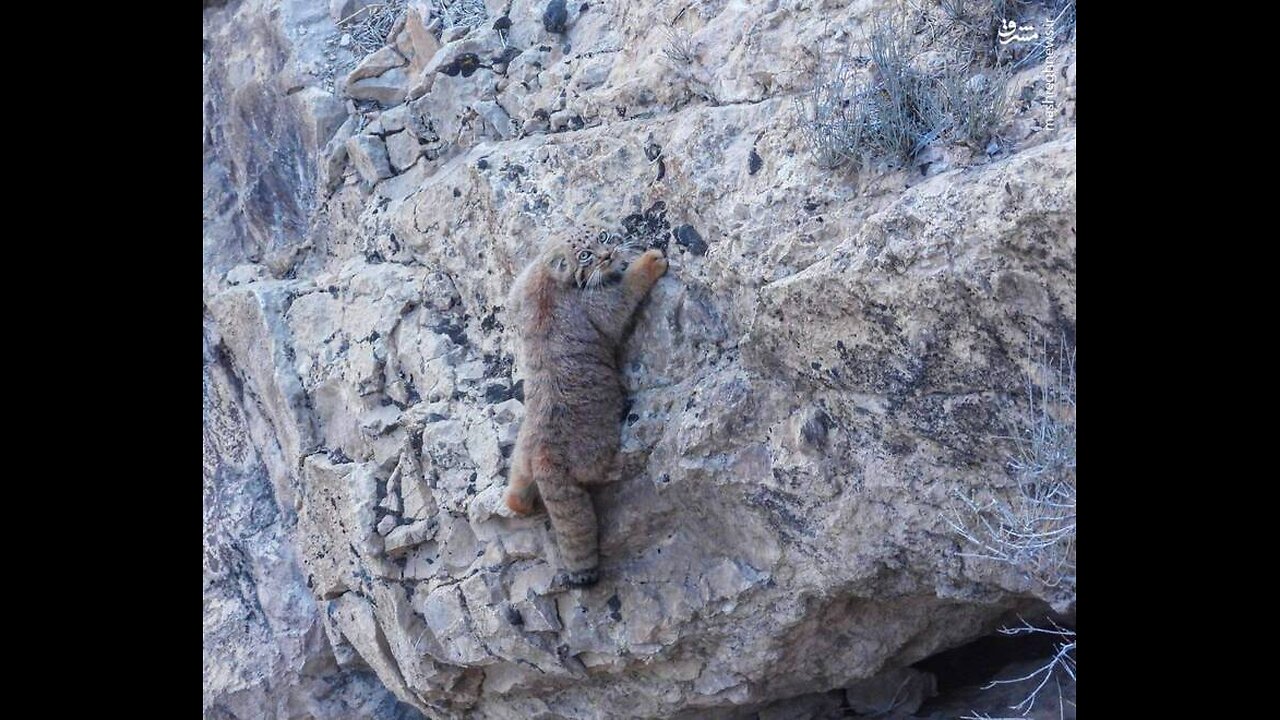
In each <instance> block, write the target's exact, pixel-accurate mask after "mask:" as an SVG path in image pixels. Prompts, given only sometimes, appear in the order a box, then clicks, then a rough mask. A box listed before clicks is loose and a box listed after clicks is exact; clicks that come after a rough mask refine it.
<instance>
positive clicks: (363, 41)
mask: <svg viewBox="0 0 1280 720" xmlns="http://www.w3.org/2000/svg"><path fill="white" fill-rule="evenodd" d="M404 4H405V0H386V1H385V2H381V3H376V4H373V5H366V6H364V7H362V8H360V9H358V10H356V11H355V12H353V13H351V14H350V15H348V16H347V17H345V18H343V19H341V20H339V21H338V29H339V30H341V31H342V33H344V34H347V35H350V36H351V45H350V47H351V51H352V53H354V55H355V57H357V58H362V57H364V56H365V55H368V54H369V53H372V52H377V51H378V50H380V49H382V47H383V46H384V45H386V44H387V43H388V42H389V41H390V39H389V38H388V37H387V35H389V34H390V33H391V29H392V28H394V27H395V25H396V22H397V21H398V20H399V19H400V16H401V15H403V14H404Z"/></svg>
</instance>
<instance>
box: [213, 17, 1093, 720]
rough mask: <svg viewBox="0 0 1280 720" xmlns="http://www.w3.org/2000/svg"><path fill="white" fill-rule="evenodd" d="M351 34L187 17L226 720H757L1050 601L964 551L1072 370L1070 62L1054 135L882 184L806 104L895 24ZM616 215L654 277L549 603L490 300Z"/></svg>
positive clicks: (741, 22) (793, 20) (508, 366)
mask: <svg viewBox="0 0 1280 720" xmlns="http://www.w3.org/2000/svg"><path fill="white" fill-rule="evenodd" d="M332 5H333V11H334V12H333V13H332V14H331V8H330V7H328V6H325V5H324V4H323V3H309V2H301V1H300V0H280V1H277V2H268V1H267V0H240V1H239V2H235V1H233V2H229V3H224V4H221V5H218V4H212V5H211V4H206V7H205V10H204V39H205V55H204V275H203V290H204V343H205V344H204V351H205V362H204V418H205V428H204V434H205V445H204V447H205V450H204V488H205V503H204V514H205V517H204V523H205V543H204V549H205V584H204V601H205V605H204V633H205V668H204V669H205V688H204V713H205V717H207V718H239V717H280V718H286V717H288V718H294V717H316V718H330V717H332V718H340V717H369V718H410V717H417V716H418V715H419V714H421V715H423V716H426V717H433V718H435V717H441V718H464V717H465V718H512V719H516V718H521V719H524V718H575V719H576V718H583V719H585V718H606V717H608V718H614V717H664V718H666V717H688V718H709V717H738V716H743V717H755V714H754V713H756V712H759V711H760V708H762V707H766V706H768V705H769V703H776V701H778V700H780V699H784V698H790V697H793V696H799V695H807V694H813V693H823V692H827V691H830V690H833V689H836V688H846V687H850V686H855V684H856V683H859V682H861V681H867V680H869V679H874V678H876V677H885V676H887V675H886V674H887V673H895V672H903V671H902V670H901V669H902V668H905V667H906V666H908V665H911V664H912V663H915V662H917V661H919V660H921V659H923V658H925V657H928V656H930V655H932V654H934V653H936V652H939V651H941V650H945V649H947V648H951V647H954V646H956V645H959V644H961V643H964V642H966V641H968V640H971V639H972V638H975V637H977V636H979V635H982V634H984V633H987V632H990V631H991V629H992V628H993V625H994V624H995V622H996V621H997V619H998V618H999V617H1000V616H1001V614H1003V613H1004V612H1006V611H1008V610H1010V609H1017V608H1022V607H1027V606H1029V604H1034V603H1042V602H1043V603H1059V602H1060V601H1061V598H1058V597H1056V596H1054V594H1053V592H1052V590H1051V589H1047V588H1042V587H1039V586H1036V585H1034V584H1032V583H1031V582H1029V581H1028V580H1026V579H1024V578H1022V577H1020V576H1019V575H1018V574H1016V573H1015V572H1013V571H1012V570H1010V569H1009V568H1007V567H1004V566H1000V565H995V564H989V563H987V564H984V563H982V562H981V561H976V560H973V559H969V558H965V557H962V556H960V554H959V552H958V550H959V545H958V542H957V538H956V537H955V535H954V533H953V532H951V530H950V529H949V528H948V526H947V524H946V522H945V520H944V519H943V515H944V513H945V510H946V508H947V507H948V504H949V502H950V500H951V498H952V497H953V496H954V495H955V494H956V493H957V492H964V491H966V490H967V489H968V488H974V487H986V486H988V485H990V484H991V483H993V482H999V481H1003V479H1005V478H1006V474H1005V469H1004V458H1005V455H1006V454H1007V451H1008V448H1007V447H1004V446H1002V444H1001V442H1000V440H999V439H998V437H999V436H1000V435H1001V434H1002V431H1003V429H1004V428H1005V427H1006V426H1007V424H1008V423H1009V422H1010V421H1011V420H1012V419H1013V417H1014V415H1015V413H1016V401H1017V398H1018V396H1019V392H1020V391H1021V389H1022V381H1023V377H1024V374H1025V373H1026V372H1027V370H1028V368H1027V367H1026V366H1025V365H1026V360H1025V355H1024V350H1023V349H1024V348H1025V347H1026V346H1027V344H1028V343H1029V342H1032V341H1034V340H1036V339H1038V338H1043V337H1054V338H1056V337H1060V336H1067V337H1070V338H1071V339H1074V332H1075V228H1074V225H1075V213H1076V200H1075V125H1074V92H1075V85H1074V45H1067V46H1064V47H1062V48H1059V50H1058V52H1059V57H1057V58H1056V64H1057V65H1058V66H1059V67H1061V68H1063V69H1064V74H1063V76H1064V77H1069V82H1068V81H1066V80H1062V81H1060V82H1059V84H1058V85H1059V87H1058V92H1059V93H1060V97H1059V101H1060V102H1059V104H1060V105H1061V106H1062V107H1063V108H1068V109H1069V110H1070V112H1068V113H1066V114H1065V115H1064V116H1062V117H1060V118H1059V119H1058V122H1057V125H1056V127H1055V128H1054V129H1052V130H1047V129H1043V128H1042V129H1041V130H1040V131H1038V132H1036V133H1034V134H1033V135H1030V136H1028V137H1026V138H1024V139H1023V140H1022V141H1021V143H1020V145H1019V146H1018V148H1017V150H1016V152H1011V153H1006V154H1004V155H1001V156H999V157H998V158H996V159H994V160H988V159H986V158H982V159H981V162H976V161H975V162H974V163H971V164H969V165H968V166H958V167H955V168H953V169H948V170H944V171H941V172H934V173H932V174H928V175H927V176H925V175H922V174H920V173H918V172H917V173H916V174H914V175H913V174H912V171H910V170H904V171H899V172H896V173H888V174H883V175H881V176H879V177H875V178H863V179H861V180H857V179H855V178H852V177H850V176H849V175H847V174H845V173H841V172H833V171H830V170H824V169H822V168H820V167H819V166H818V165H817V164H815V163H814V161H813V158H812V157H811V155H810V154H809V152H808V151H807V148H806V146H805V145H804V142H803V139H802V137H801V133H800V132H799V130H798V127H797V124H798V119H797V117H796V115H795V111H794V109H793V104H794V100H795V98H796V96H797V94H798V93H801V92H803V91H806V90H808V89H809V87H810V85H811V83H812V77H813V74H814V72H815V71H816V70H817V65H816V63H819V62H825V61H819V60H818V58H827V57H831V56H833V54H835V53H837V52H838V51H839V48H842V47H844V46H845V45H846V44H847V43H848V42H850V40H857V39H860V38H862V37H864V36H865V32H866V23H867V19H868V17H869V15H870V13H871V12H872V11H873V10H874V9H876V7H878V6H879V5H882V3H877V2H874V1H873V2H838V1H828V2H817V3H797V2H760V3H727V2H695V3H688V2H661V1H660V2H655V3H652V4H650V3H626V2H591V3H569V4H567V5H565V4H563V3H562V4H560V5H559V10H557V13H553V14H555V16H556V17H554V18H553V20H555V22H547V21H545V17H546V13H547V12H548V5H547V3H545V2H537V3H535V2H527V1H525V0H513V1H508V2H503V1H502V0H489V1H488V2H486V3H476V4H474V5H475V6H476V7H480V8H483V9H484V10H485V13H486V16H485V17H483V18H482V19H480V20H479V21H478V22H477V23H475V24H471V25H469V24H467V23H466V22H463V21H462V20H459V16H456V15H449V14H445V15H441V14H440V13H438V12H437V9H438V8H437V5H436V4H434V3H428V2H408V3H404V2H400V3H390V5H391V6H393V7H394V8H395V9H399V10H400V11H401V12H402V13H403V16H404V17H403V19H402V20H401V21H400V22H398V23H396V24H394V25H390V26H389V32H388V35H389V37H388V38H387V42H386V47H384V48H380V49H378V50H375V51H374V52H371V53H368V54H367V55H361V56H359V57H356V56H355V55H354V54H353V51H352V50H351V49H350V48H351V47H354V46H355V45H357V44H358V43H354V42H351V41H349V42H348V44H347V45H345V46H344V45H342V44H341V42H340V39H341V38H342V37H343V36H344V35H348V36H355V37H357V38H358V37H363V36H361V35H360V31H361V29H360V28H358V27H354V26H342V27H339V26H338V25H337V24H336V23H335V17H336V18H338V19H341V18H345V17H347V15H349V14H350V12H354V11H355V10H357V9H359V8H360V7H361V6H362V5H363V4H362V3H336V2H335V3H332ZM339 6H341V7H339ZM685 6H688V7H687V8H686V9H685V10H684V11H683V12H682V11H681V9H682V8H685ZM348 11H350V12H348ZM560 12H563V13H564V17H560V15H559V14H558V13H560ZM342 13H346V14H342ZM677 15H678V20H676V21H675V22H674V26H675V27H677V28H679V29H680V31H681V32H683V33H685V34H686V35H687V37H688V38H689V40H690V46H691V48H692V49H693V53H694V62H693V63H692V64H689V65H687V66H676V65H674V64H673V63H671V62H670V60H669V58H668V57H667V55H666V54H665V53H664V52H663V48H664V46H665V43H667V42H668V40H667V37H668V36H667V35H666V34H664V32H663V31H662V30H663V28H664V27H665V26H667V25H668V24H669V23H670V22H671V21H672V19H673V18H676V17H677ZM504 17H505V18H508V22H507V23H505V24H502V23H499V24H501V25H504V29H502V30H495V29H494V26H495V21H497V20H499V18H504ZM464 19H465V18H464ZM552 26H554V27H552ZM549 27H551V28H552V29H548V28H549ZM427 55H429V57H428V56H427ZM344 68H345V69H344ZM340 70H341V71H340ZM1067 71H1069V72H1067ZM601 205H603V206H604V208H605V210H606V211H607V213H608V214H609V216H610V217H612V218H613V224H614V226H615V228H616V229H618V230H619V231H621V232H625V233H626V234H629V235H630V236H632V237H637V238H640V239H641V240H643V241H645V242H646V243H647V244H649V245H651V246H655V247H662V248H664V249H665V251H666V253H667V255H668V257H669V259H670V262H671V267H670V270H669V272H668V273H667V275H666V276H665V277H664V278H663V279H662V280H661V281H660V282H659V283H658V284H657V286H656V287H655V288H654V290H653V292H652V294H651V296H650V298H649V299H648V300H647V302H646V304H645V305H644V306H643V307H642V309H641V311H640V312H639V314H638V316H637V321H636V327H635V331H634V333H633V335H632V336H631V339H630V340H629V342H628V343H627V345H626V348H625V352H624V355H623V357H622V362H621V366H622V368H623V371H624V377H623V379H624V383H625V385H626V387H627V389H628V391H629V399H630V406H629V408H628V409H627V412H626V414H625V416H624V417H622V418H621V419H620V423H619V432H620V433H621V438H622V454H621V460H620V462H619V472H618V473H617V477H616V478H615V480H614V482H612V483H611V484H609V485H607V486H605V487H603V488H601V489H599V490H598V491H596V492H594V498H595V504H596V508H597V512H598V514H599V516H600V526H601V537H600V540H601V547H600V551H601V562H602V564H601V581H600V582H599V584H598V585H596V586H594V587H592V588H589V589H585V590H576V589H575V590H566V589H564V588H562V587H558V586H557V585H556V584H555V583H554V582H553V580H554V575H555V567H556V548H555V544H554V542H553V540H552V536H551V534H550V529H549V524H548V521H547V519H546V517H545V516H537V517H533V518H527V519H516V518H511V517H509V516H507V515H506V514H505V513H504V512H501V511H500V510H499V508H500V507H501V502H500V499H501V494H502V489H503V486H504V483H505V478H506V472H507V462H508V458H509V455H510V451H511V448H512V445H513V444H514V442H515V437H516V433H517V431H518V429H519V426H520V422H521V421H522V418H523V404H522V399H523V387H522V382H521V375H520V368H518V367H515V366H514V363H513V355H514V351H513V347H514V346H513V342H514V340H513V338H514V331H513V329H512V328H510V327H508V325H507V322H508V320H507V317H506V315H505V312H504V308H503V302H504V299H505V296H506V293H507V290H508V288H509V286H510V284H511V282H512V280H513V278H514V277H515V275H516V274H517V273H518V272H519V271H520V270H521V269H522V267H523V265H524V264H525V263H526V262H528V260H529V259H530V258H531V257H532V256H533V255H534V254H535V253H536V252H537V249H538V247H539V246H540V244H541V243H542V242H543V241H544V240H545V239H547V238H549V237H552V236H554V235H556V234H560V233H567V232H572V231H574V230H575V229H576V228H577V227H578V225H579V223H580V222H582V218H583V216H584V215H585V214H586V213H587V212H588V208H590V207H592V206H596V207H599V206H601ZM815 712H816V711H815ZM771 717H772V716H771ZM777 717H783V715H777ZM787 717H790V716H787Z"/></svg>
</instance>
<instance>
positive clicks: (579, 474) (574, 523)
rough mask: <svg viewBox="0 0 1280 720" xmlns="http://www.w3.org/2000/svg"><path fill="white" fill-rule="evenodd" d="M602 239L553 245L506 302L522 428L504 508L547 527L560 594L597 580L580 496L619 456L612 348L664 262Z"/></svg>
mask: <svg viewBox="0 0 1280 720" xmlns="http://www.w3.org/2000/svg"><path fill="white" fill-rule="evenodd" d="M628 255H634V252H633V250H632V248H631V247H630V246H628V245H626V244H623V243H621V242H620V238H619V236H618V235H616V234H613V233H609V232H607V231H605V232H600V233H598V234H584V235H579V236H578V237H575V238H573V239H565V240H555V241H553V242H551V243H550V244H549V245H548V246H547V247H546V249H544V250H543V251H542V253H541V254H540V255H539V256H538V257H537V258H536V259H535V260H534V261H533V262H532V263H530V264H529V266H528V267H527V268H525V270H524V272H522V273H521V274H520V276H519V277H518V278H517V279H516V282H515V285H514V286H513V287H512V289H511V293H510V296H509V297H508V300H507V307H508V308H509V309H510V310H511V317H512V319H513V321H514V327H515V328H516V329H517V334H518V336H519V338H520V342H519V345H520V347H519V349H518V353H517V359H518V362H519V365H520V368H521V371H522V372H523V374H524V402H525V416H524V422H523V424H522V425H521V426H520V433H519V435H518V437H517V438H516V446H515V451H514V453H513V454H512V457H511V472H510V476H509V480H508V482H507V490H506V494H505V497H504V499H505V501H506V504H507V507H508V508H510V509H511V510H512V511H513V512H515V513H517V514H519V515H528V514H530V513H532V512H533V511H534V509H535V506H536V505H537V501H538V497H539V495H541V498H542V502H543V504H544V505H545V506H546V508H547V514H548V515H550V517H551V526H552V529H553V530H554V531H555V536H556V544H557V545H558V546H559V548H560V559H561V565H562V568H561V569H562V571H563V574H562V576H561V579H562V580H563V582H564V584H566V585H569V586H573V587H585V586H588V585H593V584H595V582H596V581H597V580H598V579H599V571H598V563H599V558H598V552H597V541H598V539H597V527H596V513H595V508H594V506H593V505H592V503H591V496H590V495H588V494H587V491H586V488H587V487H589V486H591V485H594V484H598V483H599V482H601V481H602V480H603V479H604V478H605V476H606V474H607V473H608V471H609V470H610V468H611V466H612V465H613V462H614V457H615V455H616V454H617V452H618V443H619V435H620V417H619V413H620V412H621V411H622V403H623V394H624V392H623V387H622V380H621V378H620V377H619V374H618V357H617V356H618V345H619V343H620V342H621V340H622V336H623V333H624V331H625V330H626V328H627V326H628V324H629V322H630V320H631V316H632V315H633V314H634V313H635V310H636V307H637V306H638V305H639V304H640V301H641V300H643V299H644V298H645V296H646V295H647V294H648V293H649V290H650V289H651V288H652V287H653V285H654V283H656V282H657V281H658V278H660V277H662V275H663V273H665V272H666V271H667V261H666V259H665V258H664V257H663V255H662V253H661V252H660V251H658V250H654V249H650V250H647V251H645V252H644V253H643V254H641V255H640V256H639V257H637V258H635V259H634V260H633V261H631V262H630V263H627V256H628Z"/></svg>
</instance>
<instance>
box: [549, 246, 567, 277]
mask: <svg viewBox="0 0 1280 720" xmlns="http://www.w3.org/2000/svg"><path fill="white" fill-rule="evenodd" d="M566 252H567V251H566V250H564V247H557V249H554V250H552V251H550V252H548V254H547V259H545V263H547V266H548V268H549V269H550V270H552V272H553V273H556V274H557V275H563V274H564V273H566V272H568V258H567V255H566Z"/></svg>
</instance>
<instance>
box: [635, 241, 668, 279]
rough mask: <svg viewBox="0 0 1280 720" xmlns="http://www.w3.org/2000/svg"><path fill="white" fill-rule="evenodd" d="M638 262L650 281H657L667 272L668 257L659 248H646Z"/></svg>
mask: <svg viewBox="0 0 1280 720" xmlns="http://www.w3.org/2000/svg"><path fill="white" fill-rule="evenodd" d="M636 264H638V265H639V266H640V271H641V272H643V273H644V274H645V276H646V277H648V278H649V281H650V282H657V281H658V278H660V277H662V276H663V275H664V274H665V273H666V272H667V259H666V258H665V257H663V255H662V251H661V250H658V249H657V248H649V249H648V250H645V251H644V254H643V255H641V256H640V258H639V259H638V260H636Z"/></svg>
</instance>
